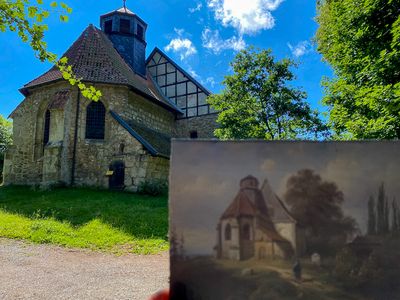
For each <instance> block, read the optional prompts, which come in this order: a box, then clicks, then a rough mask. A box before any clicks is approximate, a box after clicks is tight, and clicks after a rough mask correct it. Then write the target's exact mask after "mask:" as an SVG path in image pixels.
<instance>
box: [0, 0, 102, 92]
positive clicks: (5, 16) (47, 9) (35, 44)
mask: <svg viewBox="0 0 400 300" xmlns="http://www.w3.org/2000/svg"><path fill="white" fill-rule="evenodd" d="M71 12H72V9H71V8H70V7H69V6H68V5H67V4H65V3H63V2H59V3H58V2H55V1H53V2H51V3H50V4H49V5H48V6H46V5H45V4H44V2H43V0H36V1H32V0H14V1H11V0H0V32H6V31H12V32H16V33H17V34H18V35H19V37H20V38H21V40H22V41H23V42H25V43H29V45H30V46H31V48H32V49H33V51H34V52H35V55H36V56H37V57H38V58H39V59H40V60H41V61H48V62H50V63H52V64H55V65H56V66H57V67H58V68H59V69H60V71H61V72H62V74H63V77H64V79H65V80H67V81H69V83H70V84H71V85H77V86H78V87H79V89H80V90H81V92H82V95H83V96H85V97H86V98H89V99H92V100H98V99H100V97H101V92H100V91H98V90H96V89H95V88H94V87H93V86H86V85H85V84H84V83H83V82H82V81H81V80H80V79H79V78H77V77H76V76H75V75H74V73H73V67H72V66H69V65H68V59H67V58H66V57H62V58H61V59H60V60H58V58H57V55H55V54H54V53H51V52H50V51H48V49H47V43H46V42H45V41H44V35H45V32H46V31H47V30H48V26H47V25H46V24H45V20H46V19H47V18H48V17H49V16H50V14H51V13H58V14H59V17H60V20H61V21H62V22H67V21H68V14H70V13H71Z"/></svg>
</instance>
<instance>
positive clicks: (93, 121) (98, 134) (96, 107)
mask: <svg viewBox="0 0 400 300" xmlns="http://www.w3.org/2000/svg"><path fill="white" fill-rule="evenodd" d="M105 119H106V108H105V107H104V104H103V103H102V102H101V101H98V102H95V101H92V102H91V103H90V104H89V105H88V107H87V109H86V136H85V137H86V139H94V140H104V133H105Z"/></svg>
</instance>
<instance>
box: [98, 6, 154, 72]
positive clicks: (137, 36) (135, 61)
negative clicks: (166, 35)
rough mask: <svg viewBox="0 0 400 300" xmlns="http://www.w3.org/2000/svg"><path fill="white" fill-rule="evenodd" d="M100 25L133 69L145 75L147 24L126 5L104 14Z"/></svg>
mask: <svg viewBox="0 0 400 300" xmlns="http://www.w3.org/2000/svg"><path fill="white" fill-rule="evenodd" d="M100 26H101V30H102V31H103V32H105V33H106V34H107V36H108V38H109V39H110V40H111V42H112V43H113V44H114V47H115V48H116V49H117V51H118V52H119V54H120V55H121V56H122V57H123V58H124V59H125V61H126V62H127V63H128V64H129V65H130V67H131V68H132V70H133V71H134V72H135V73H136V74H139V75H141V76H143V77H145V76H146V46H147V43H146V30H147V24H146V23H145V22H144V21H143V20H142V19H141V18H139V17H138V16H137V15H136V14H135V13H133V12H132V11H130V10H129V9H128V8H126V6H124V7H122V8H120V9H117V10H115V11H112V12H109V13H107V14H105V15H102V16H101V17H100Z"/></svg>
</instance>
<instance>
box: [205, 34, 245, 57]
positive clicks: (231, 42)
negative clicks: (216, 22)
mask: <svg viewBox="0 0 400 300" xmlns="http://www.w3.org/2000/svg"><path fill="white" fill-rule="evenodd" d="M201 40H202V43H203V47H204V48H206V49H209V50H211V51H212V52H214V53H215V54H218V53H220V52H221V51H223V50H229V49H233V50H235V51H240V50H242V49H244V48H245V47H246V42H245V41H244V40H243V37H242V36H239V37H236V36H233V37H231V38H229V39H226V40H224V39H222V38H221V36H220V34H219V31H218V30H211V29H209V28H206V29H204V30H203V32H202V34H201Z"/></svg>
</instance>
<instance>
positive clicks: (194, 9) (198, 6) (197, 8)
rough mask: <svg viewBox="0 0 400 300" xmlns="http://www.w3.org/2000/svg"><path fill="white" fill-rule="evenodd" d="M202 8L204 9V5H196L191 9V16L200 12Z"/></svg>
mask: <svg viewBox="0 0 400 300" xmlns="http://www.w3.org/2000/svg"><path fill="white" fill-rule="evenodd" d="M202 7H203V3H201V2H200V3H198V4H197V5H196V7H193V8H189V12H190V13H191V14H193V13H195V12H196V11H200V10H201V9H202Z"/></svg>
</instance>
